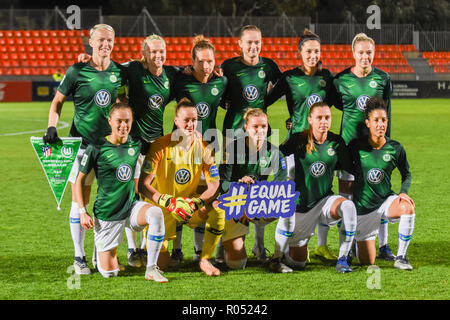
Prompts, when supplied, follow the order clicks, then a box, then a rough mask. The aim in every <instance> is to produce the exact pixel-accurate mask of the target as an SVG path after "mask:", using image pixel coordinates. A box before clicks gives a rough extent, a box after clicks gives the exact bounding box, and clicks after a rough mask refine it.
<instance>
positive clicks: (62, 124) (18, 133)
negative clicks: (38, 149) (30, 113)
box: [0, 121, 69, 137]
mask: <svg viewBox="0 0 450 320" xmlns="http://www.w3.org/2000/svg"><path fill="white" fill-rule="evenodd" d="M59 123H60V126H59V127H57V128H56V129H58V130H60V129H64V128H67V127H68V126H69V124H68V123H67V122H64V121H60V122H59ZM46 131H47V129H43V130H42V129H40V130H33V131H22V132H13V133H4V134H0V137H8V136H18V135H21V134H28V133H36V132H46Z"/></svg>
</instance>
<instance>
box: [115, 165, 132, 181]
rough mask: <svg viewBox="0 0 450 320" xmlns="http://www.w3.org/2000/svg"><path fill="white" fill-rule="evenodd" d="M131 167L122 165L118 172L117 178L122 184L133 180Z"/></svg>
mask: <svg viewBox="0 0 450 320" xmlns="http://www.w3.org/2000/svg"><path fill="white" fill-rule="evenodd" d="M131 171H132V170H131V167H130V166H129V165H127V164H121V165H120V166H119V167H118V168H117V170H116V177H117V179H119V180H120V181H122V182H128V181H130V179H131Z"/></svg>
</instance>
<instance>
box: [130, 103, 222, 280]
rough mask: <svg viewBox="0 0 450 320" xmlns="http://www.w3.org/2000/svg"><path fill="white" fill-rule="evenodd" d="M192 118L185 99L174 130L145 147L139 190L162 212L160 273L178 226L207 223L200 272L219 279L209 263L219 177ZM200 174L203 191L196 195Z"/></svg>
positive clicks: (218, 230) (218, 222)
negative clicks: (169, 244)
mask: <svg viewBox="0 0 450 320" xmlns="http://www.w3.org/2000/svg"><path fill="white" fill-rule="evenodd" d="M197 119H198V118H197V108H196V107H195V105H194V104H193V103H192V102H191V101H189V99H187V98H183V99H181V100H180V101H179V102H178V104H177V107H176V110H175V118H174V123H175V125H176V127H177V130H176V131H174V132H173V133H171V134H167V135H165V136H163V137H161V138H159V139H157V140H156V141H155V142H154V143H152V145H151V146H150V150H149V152H148V153H147V155H146V158H145V160H144V165H143V167H142V174H141V176H140V180H139V191H140V192H141V193H142V194H143V195H144V196H145V197H146V198H147V199H148V200H149V201H152V202H153V203H156V204H158V205H159V206H160V207H161V208H162V209H163V212H164V219H165V227H166V233H165V240H164V243H163V247H162V249H161V254H160V257H159V261H158V265H159V266H160V267H161V269H163V270H165V269H166V268H167V267H168V265H169V262H170V255H169V252H168V242H169V241H170V240H174V239H175V237H176V226H177V224H179V223H186V224H187V226H189V227H190V228H195V227H197V226H198V225H200V224H201V223H202V222H204V221H206V225H205V234H204V242H203V248H202V253H201V256H200V260H199V267H200V269H201V270H202V271H203V272H204V273H205V274H206V275H208V276H218V275H220V270H219V269H217V268H216V267H214V266H213V265H212V264H211V263H210V262H209V258H211V255H212V254H213V251H214V249H215V247H216V245H217V242H218V241H219V239H220V237H221V235H222V232H223V228H224V224H225V212H224V211H223V210H221V209H219V208H217V206H216V204H215V202H214V200H215V199H216V196H217V192H218V189H219V173H218V170H217V165H216V164H215V161H214V156H213V152H212V150H211V149H210V148H209V147H208V145H207V143H206V142H205V141H203V139H202V136H201V134H200V133H199V132H198V131H197V130H196V128H195V127H196V125H197ZM180 140H181V142H180ZM202 174H203V176H204V177H205V181H206V188H205V190H204V192H202V193H201V194H198V193H197V187H198V184H199V182H200V178H201V176H202ZM217 204H218V203H217Z"/></svg>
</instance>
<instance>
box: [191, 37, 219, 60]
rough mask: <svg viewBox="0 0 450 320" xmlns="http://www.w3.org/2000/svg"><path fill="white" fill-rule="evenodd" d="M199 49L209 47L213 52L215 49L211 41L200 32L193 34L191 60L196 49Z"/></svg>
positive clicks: (194, 56) (194, 55) (193, 58)
mask: <svg viewBox="0 0 450 320" xmlns="http://www.w3.org/2000/svg"><path fill="white" fill-rule="evenodd" d="M199 49H200V50H201V49H210V50H212V52H213V54H214V53H215V49H214V46H213V44H212V43H211V41H210V40H209V39H207V38H205V37H204V36H203V35H202V34H199V35H197V36H195V38H194V41H193V43H192V49H191V54H192V60H195V58H196V52H197V50H199Z"/></svg>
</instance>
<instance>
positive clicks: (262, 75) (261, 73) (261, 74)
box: [258, 70, 266, 79]
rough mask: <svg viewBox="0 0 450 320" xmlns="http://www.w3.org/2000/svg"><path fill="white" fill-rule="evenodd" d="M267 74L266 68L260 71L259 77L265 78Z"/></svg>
mask: <svg viewBox="0 0 450 320" xmlns="http://www.w3.org/2000/svg"><path fill="white" fill-rule="evenodd" d="M265 76H266V73H265V72H264V70H259V71H258V77H260V78H261V79H264V78H265Z"/></svg>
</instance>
